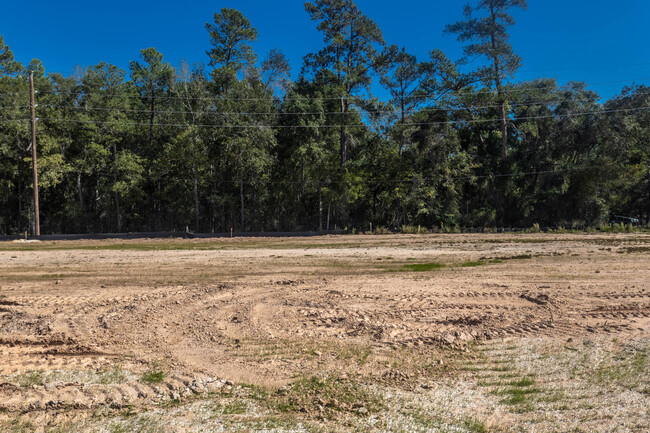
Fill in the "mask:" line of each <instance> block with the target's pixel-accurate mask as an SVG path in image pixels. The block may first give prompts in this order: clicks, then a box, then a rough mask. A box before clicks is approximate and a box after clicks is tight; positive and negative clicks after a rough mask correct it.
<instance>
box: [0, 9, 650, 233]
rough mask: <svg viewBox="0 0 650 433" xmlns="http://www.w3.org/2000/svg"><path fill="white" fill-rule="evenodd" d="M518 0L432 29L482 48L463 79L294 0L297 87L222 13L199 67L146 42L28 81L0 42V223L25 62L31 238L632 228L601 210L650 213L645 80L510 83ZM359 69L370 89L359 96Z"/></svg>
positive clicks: (13, 200)
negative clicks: (129, 54) (298, 23)
mask: <svg viewBox="0 0 650 433" xmlns="http://www.w3.org/2000/svg"><path fill="white" fill-rule="evenodd" d="M525 7H526V1H524V0H516V1H511V0H507V1H506V0H477V1H475V2H473V6H470V7H468V8H466V11H465V12H466V13H465V16H464V17H463V18H462V20H461V21H459V22H457V23H455V24H451V25H449V26H447V28H446V32H447V33H453V34H454V35H456V36H457V37H458V38H459V40H460V41H461V42H463V43H464V44H465V60H469V59H470V58H473V57H476V56H481V57H483V58H484V60H487V62H486V63H485V65H486V66H483V67H480V68H478V69H477V70H475V71H473V72H470V73H467V74H462V73H460V72H459V71H458V70H457V69H456V67H455V64H454V63H453V62H451V61H450V60H449V59H448V58H447V57H446V55H445V53H443V52H442V51H440V50H437V49H435V48H432V50H431V51H430V53H429V56H428V58H423V59H417V58H416V57H415V56H414V55H412V54H411V53H409V52H407V51H406V50H405V49H400V48H398V47H399V45H392V46H389V47H385V45H384V41H383V36H382V32H381V29H380V28H379V26H378V25H377V24H376V23H375V22H373V21H372V20H371V19H370V18H369V17H367V16H366V15H365V14H364V13H363V12H362V11H360V10H359V9H358V7H357V6H356V5H355V4H354V3H352V2H346V1H341V0H317V1H312V2H307V3H306V4H305V10H306V12H307V16H306V17H305V18H306V19H307V18H310V19H311V20H312V21H313V22H314V23H315V25H316V27H317V29H318V30H319V31H320V32H321V34H322V37H323V43H324V44H323V46H322V47H321V48H320V49H318V50H316V51H314V52H313V53H312V54H310V55H308V56H306V58H305V63H304V65H303V66H304V67H303V69H302V72H301V74H300V75H299V77H298V79H297V80H296V81H295V82H290V81H289V64H288V62H287V59H286V58H285V57H284V55H283V54H282V52H281V51H280V50H279V49H273V50H271V52H270V53H268V56H267V57H266V58H265V59H264V60H263V61H262V62H260V63H256V59H257V55H256V53H255V52H254V51H253V49H252V45H251V44H252V43H253V42H254V41H256V40H257V37H258V33H257V30H256V29H255V28H254V27H253V25H252V24H251V22H250V21H249V20H248V19H247V18H246V17H245V16H244V15H243V14H241V12H239V11H237V10H235V9H229V8H224V9H221V10H220V11H219V12H217V13H216V14H215V15H214V21H213V22H212V23H210V24H207V25H206V29H207V32H208V34H207V35H206V45H208V48H209V50H208V52H207V53H208V57H209V59H210V64H211V66H213V67H214V69H212V70H211V71H206V67H205V66H203V65H201V64H189V63H188V62H182V63H181V64H180V65H179V66H178V67H177V68H174V67H172V66H171V65H170V64H169V63H167V62H166V61H165V60H164V56H163V54H162V53H160V52H158V51H157V50H156V49H155V48H147V49H144V50H142V52H141V58H140V59H138V60H134V61H132V62H130V67H129V71H128V72H127V71H124V70H121V69H120V68H118V67H117V66H114V65H111V64H108V63H105V62H100V63H98V64H97V65H94V66H90V67H87V68H79V69H78V70H76V71H75V72H74V73H73V74H72V75H70V76H63V75H61V74H58V73H52V72H48V74H47V75H46V74H45V67H44V65H43V64H42V63H41V62H40V61H39V60H37V59H34V60H33V61H32V62H30V65H28V67H27V68H25V67H23V66H22V65H21V64H20V63H19V62H17V61H16V60H15V57H14V53H13V52H12V51H11V49H10V48H9V46H8V45H7V43H6V42H5V40H4V38H3V37H2V36H0V95H2V103H1V104H0V119H1V121H0V234H20V233H23V232H24V231H26V230H33V226H32V225H33V211H32V205H31V193H32V179H31V167H30V164H31V151H30V149H29V145H30V141H31V128H30V125H29V122H27V121H25V119H26V116H25V107H27V106H28V105H29V92H28V81H27V80H26V78H27V71H28V70H32V71H33V72H34V77H35V86H36V90H37V91H38V101H39V106H38V107H37V117H38V118H39V119H40V120H39V121H38V122H37V151H38V160H39V161H38V162H39V177H40V193H41V195H40V202H41V203H40V204H41V225H42V232H43V233H61V232H63V233H71V232H130V231H157V230H160V231H163V230H165V231H184V230H185V229H186V228H193V229H194V231H196V232H229V231H230V229H231V228H232V229H234V231H235V232H237V231H307V230H314V231H315V230H328V229H329V230H333V229H335V228H336V229H342V228H344V227H355V228H357V229H360V230H361V231H366V230H368V228H369V225H370V223H372V225H373V227H375V230H374V233H378V234H381V233H387V232H388V231H389V229H390V230H395V231H401V232H403V233H414V234H415V233H418V232H419V233H420V234H424V233H430V230H431V229H433V231H435V232H436V233H439V232H443V233H455V232H459V231H460V230H461V227H463V228H467V229H471V230H481V229H482V230H483V231H485V232H487V233H493V232H496V231H497V227H498V228H509V227H517V228H528V229H527V230H528V231H529V232H538V231H540V230H541V227H543V228H544V229H545V230H551V229H553V228H555V227H557V228H558V229H557V231H556V232H560V233H562V232H574V231H585V230H586V231H594V228H598V229H599V230H600V231H603V232H625V233H627V232H635V231H638V230H641V228H640V226H630V225H622V224H614V225H610V224H609V221H611V220H612V217H613V216H614V215H626V216H631V217H635V218H638V219H639V220H641V223H642V224H648V222H649V221H648V220H650V148H649V147H648V145H647V143H648V142H650V110H644V109H640V108H643V107H647V106H648V105H649V104H650V88H648V87H646V86H643V85H641V86H630V87H626V88H624V89H623V90H622V91H621V93H620V94H619V95H617V96H616V97H613V98H611V99H610V100H608V101H605V102H604V103H603V104H600V103H599V102H598V101H599V96H598V95H597V94H596V93H594V92H592V91H590V90H588V88H587V84H586V83H578V82H570V83H568V84H566V85H563V86H558V84H557V83H556V81H555V80H553V79H544V78H542V79H538V80H534V81H531V82H516V81H514V80H513V79H512V78H511V77H512V74H513V73H514V71H516V70H517V68H518V67H519V63H520V59H519V57H518V56H517V55H516V54H515V53H514V52H513V50H512V47H511V44H510V39H509V30H510V28H511V25H513V24H514V21H513V19H512V16H511V13H512V11H513V10H516V9H521V8H525ZM492 42H494V46H493V45H492ZM373 76H376V77H378V80H379V84H380V85H382V86H383V87H384V88H385V89H386V90H387V92H388V94H389V95H390V96H389V98H388V99H387V100H385V101H381V100H378V99H376V98H369V97H368V95H367V92H366V89H367V88H368V87H369V86H370V85H372V84H373V83H372V79H373ZM495 87H496V93H495V92H494V90H495ZM425 95H426V96H427V97H425ZM497 118H500V119H508V120H507V122H506V124H501V125H498V124H497V123H496V122H494V120H495V119H497ZM348 125H354V126H348ZM418 227H419V230H418ZM425 227H427V228H429V229H426V228H425Z"/></svg>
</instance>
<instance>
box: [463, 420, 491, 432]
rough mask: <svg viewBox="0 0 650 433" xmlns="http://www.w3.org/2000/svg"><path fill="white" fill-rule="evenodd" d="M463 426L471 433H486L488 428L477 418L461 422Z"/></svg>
mask: <svg viewBox="0 0 650 433" xmlns="http://www.w3.org/2000/svg"><path fill="white" fill-rule="evenodd" d="M463 427H465V428H466V429H467V430H469V431H471V432H472V433H487V432H488V429H487V428H486V427H485V423H484V422H482V421H479V420H475V419H470V420H466V421H465V422H463Z"/></svg>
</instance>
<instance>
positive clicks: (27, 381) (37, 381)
mask: <svg viewBox="0 0 650 433" xmlns="http://www.w3.org/2000/svg"><path fill="white" fill-rule="evenodd" d="M44 379H45V375H44V373H43V372H42V371H30V372H29V373H27V374H25V375H23V376H20V377H19V378H18V385H20V386H23V387H31V386H41V385H43V383H44Z"/></svg>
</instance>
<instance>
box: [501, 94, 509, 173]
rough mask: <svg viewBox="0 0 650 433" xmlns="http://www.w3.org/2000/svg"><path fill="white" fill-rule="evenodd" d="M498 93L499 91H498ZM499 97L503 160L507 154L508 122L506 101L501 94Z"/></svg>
mask: <svg viewBox="0 0 650 433" xmlns="http://www.w3.org/2000/svg"><path fill="white" fill-rule="evenodd" d="M499 87H500V86H499ZM499 93H501V92H500V91H499ZM499 98H501V100H500V101H499V110H500V111H501V113H500V116H501V119H500V122H501V159H502V160H503V161H505V160H506V157H507V156H508V124H507V122H506V103H505V102H504V101H503V98H502V97H501V95H499Z"/></svg>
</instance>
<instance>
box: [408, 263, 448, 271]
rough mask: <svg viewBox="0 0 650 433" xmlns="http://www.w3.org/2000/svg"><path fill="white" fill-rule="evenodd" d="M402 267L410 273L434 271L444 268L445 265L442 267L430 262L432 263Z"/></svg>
mask: <svg viewBox="0 0 650 433" xmlns="http://www.w3.org/2000/svg"><path fill="white" fill-rule="evenodd" d="M403 267H404V268H405V269H408V270H409V271H412V272H427V271H434V270H436V269H441V268H444V267H445V265H443V264H442V263H434V262H432V263H414V264H412V265H403Z"/></svg>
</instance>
